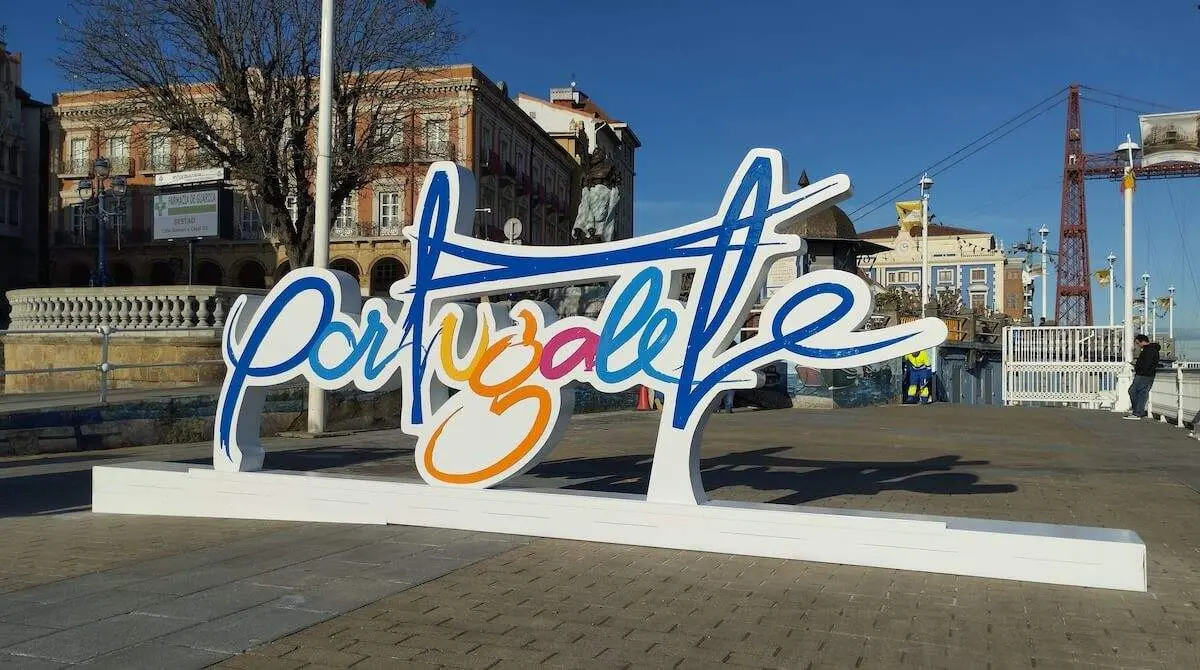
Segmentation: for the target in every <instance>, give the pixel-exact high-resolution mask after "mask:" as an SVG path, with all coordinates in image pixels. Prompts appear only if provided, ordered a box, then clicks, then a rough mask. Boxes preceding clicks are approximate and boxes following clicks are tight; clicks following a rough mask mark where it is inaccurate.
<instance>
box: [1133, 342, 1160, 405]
mask: <svg viewBox="0 0 1200 670" xmlns="http://www.w3.org/2000/svg"><path fill="white" fill-rule="evenodd" d="M1133 341H1134V342H1136V343H1137V345H1138V346H1139V347H1141V349H1140V350H1139V351H1138V357H1137V360H1136V361H1134V362H1133V383H1132V384H1130V385H1129V403H1130V405H1131V410H1130V414H1129V415H1128V416H1126V417H1125V418H1126V419H1130V420H1133V421H1136V420H1138V419H1144V418H1146V401H1147V400H1148V399H1149V398H1150V387H1151V386H1154V373H1156V372H1158V343H1157V342H1151V341H1150V338H1149V337H1146V336H1145V335H1138V336H1137V337H1135V338H1133Z"/></svg>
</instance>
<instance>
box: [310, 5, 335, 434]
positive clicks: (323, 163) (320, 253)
mask: <svg viewBox="0 0 1200 670" xmlns="http://www.w3.org/2000/svg"><path fill="white" fill-rule="evenodd" d="M333 13H334V12H333V0H321V70H320V75H321V80H320V90H319V98H318V107H317V192H316V205H317V207H316V215H315V217H314V223H313V267H318V268H324V267H328V266H329V212H330V207H329V182H330V173H331V172H332V164H331V161H332V157H331V156H330V153H331V145H332V140H333V138H332V135H333V133H332V130H333V37H334V23H333ZM308 432H310V433H323V432H325V392H324V391H322V390H321V389H320V388H317V387H316V386H313V385H309V387H308Z"/></svg>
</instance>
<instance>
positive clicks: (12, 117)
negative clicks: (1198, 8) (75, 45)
mask: <svg viewBox="0 0 1200 670" xmlns="http://www.w3.org/2000/svg"><path fill="white" fill-rule="evenodd" d="M46 109H47V105H46V104H44V103H41V102H38V101H36V100H34V99H33V97H32V96H30V95H29V93H28V92H26V91H25V90H24V89H22V88H21V54H19V53H14V52H10V51H8V49H7V48H6V45H5V44H4V42H3V41H0V266H2V267H0V295H3V293H4V292H5V291H8V290H10V289H15V288H26V287H31V286H38V285H39V284H41V283H43V282H44V281H45V273H46V253H47V248H46V240H45V238H44V232H45V230H46V210H47V207H46V202H47V197H48V196H47V182H46V177H45V175H46V164H45V156H46V154H47V151H48V141H49V140H48V134H47V130H46V129H47V122H46V115H45V112H46ZM0 305H2V307H0V325H7V324H8V303H7V302H5V301H2V300H0Z"/></svg>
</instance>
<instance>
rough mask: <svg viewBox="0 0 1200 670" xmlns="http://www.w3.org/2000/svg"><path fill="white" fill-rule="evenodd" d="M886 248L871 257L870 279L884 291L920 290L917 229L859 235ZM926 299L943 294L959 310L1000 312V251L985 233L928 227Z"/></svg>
mask: <svg viewBox="0 0 1200 670" xmlns="http://www.w3.org/2000/svg"><path fill="white" fill-rule="evenodd" d="M861 237H862V238H863V239H866V240H871V241H873V242H878V243H880V244H883V245H885V246H886V247H888V249H887V250H886V251H881V252H880V253H877V254H874V261H873V264H872V267H871V270H870V274H871V278H872V279H874V280H875V281H877V282H879V283H880V284H882V285H884V286H888V287H893V286H898V287H902V288H904V289H906V290H909V291H913V292H916V293H920V292H921V257H922V254H921V226H920V224H917V225H913V226H908V225H903V224H897V225H894V226H888V227H886V228H878V229H876V230H869V231H867V232H865V233H862V235H861ZM928 238H929V276H928V277H926V278H925V281H926V282H927V283H928V284H929V287H930V289H931V290H930V295H933V294H934V293H935V292H936V293H938V294H941V293H949V294H951V295H953V296H955V297H957V298H958V299H959V300H960V301H961V303H962V305H963V306H965V307H970V308H973V309H982V310H986V311H994V312H1001V311H1006V310H1007V309H1008V302H1007V298H1008V296H1010V295H1012V294H1013V293H1012V291H1011V290H1010V289H1012V287H1011V286H1008V284H1007V282H1006V280H1007V279H1008V278H1009V275H1007V273H1006V272H1005V267H1006V261H1007V259H1006V257H1005V255H1004V250H1003V249H1002V248H1001V246H1000V245H999V244H998V243H997V241H996V237H995V236H994V235H992V234H991V233H988V232H984V231H980V230H970V229H967V228H957V227H954V226H946V225H942V224H939V223H931V224H929V235H928Z"/></svg>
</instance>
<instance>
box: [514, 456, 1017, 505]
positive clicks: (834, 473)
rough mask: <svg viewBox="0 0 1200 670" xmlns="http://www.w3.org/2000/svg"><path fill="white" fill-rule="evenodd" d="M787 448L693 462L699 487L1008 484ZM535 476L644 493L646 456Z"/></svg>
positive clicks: (543, 468) (567, 466) (548, 468)
mask: <svg viewBox="0 0 1200 670" xmlns="http://www.w3.org/2000/svg"><path fill="white" fill-rule="evenodd" d="M787 450H788V448H787V447H769V448H765V449H756V450H752V451H743V452H738V453H733V454H727V455H724V456H718V457H715V458H704V459H701V460H700V473H701V477H702V478H703V481H704V490H706V491H709V492H713V491H717V490H719V489H722V488H725V487H727V486H745V487H749V488H753V489H757V490H759V491H778V492H781V495H780V496H779V497H777V498H773V499H771V500H770V501H769V502H773V503H780V504H784V505H798V504H802V503H806V502H811V501H813V500H820V499H822V498H832V497H834V496H840V495H875V494H877V493H880V492H883V491H912V492H915V493H930V494H936V495H970V494H983V493H1013V492H1015V491H1016V490H1017V487H1016V486H1015V485H1013V484H980V483H979V476H978V475H975V474H973V473H970V472H956V471H954V470H955V468H959V467H970V466H982V465H987V464H988V461H964V460H962V457H961V456H958V455H955V454H948V455H945V456H936V457H933V458H925V459H921V460H919V461H822V460H811V459H804V458H787V457H783V456H779V455H777V454H779V453H780V452H785V451H787ZM529 474H530V475H533V476H535V477H546V478H556V479H568V480H580V481H578V482H577V483H574V484H569V485H567V486H565V487H564V488H568V489H580V490H586V491H611V492H616V493H636V494H644V493H645V492H646V487H647V483H648V481H649V477H650V456H649V455H635V456H613V457H606V458H573V459H567V460H562V461H552V462H547V463H542V464H541V465H538V466H537V467H536V468H534V469H533V470H531V471H530V473H529Z"/></svg>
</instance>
